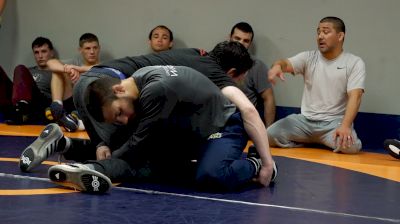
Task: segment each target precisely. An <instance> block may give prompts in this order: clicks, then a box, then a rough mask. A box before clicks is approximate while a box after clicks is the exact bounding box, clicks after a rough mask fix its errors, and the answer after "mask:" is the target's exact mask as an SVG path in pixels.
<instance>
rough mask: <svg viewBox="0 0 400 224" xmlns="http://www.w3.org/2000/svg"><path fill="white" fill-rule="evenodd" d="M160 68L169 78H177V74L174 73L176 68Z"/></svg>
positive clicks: (169, 66)
mask: <svg viewBox="0 0 400 224" xmlns="http://www.w3.org/2000/svg"><path fill="white" fill-rule="evenodd" d="M162 68H163V69H164V70H165V72H166V73H167V75H169V76H178V72H177V71H176V68H175V67H174V66H172V65H167V66H162Z"/></svg>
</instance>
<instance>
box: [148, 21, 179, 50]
mask: <svg viewBox="0 0 400 224" xmlns="http://www.w3.org/2000/svg"><path fill="white" fill-rule="evenodd" d="M172 46H174V35H173V33H172V31H171V30H170V29H169V28H168V27H166V26H164V25H158V26H156V27H154V28H153V29H152V30H151V31H150V33H149V47H150V48H151V50H152V51H153V52H154V53H158V52H161V51H167V50H170V49H171V48H172Z"/></svg>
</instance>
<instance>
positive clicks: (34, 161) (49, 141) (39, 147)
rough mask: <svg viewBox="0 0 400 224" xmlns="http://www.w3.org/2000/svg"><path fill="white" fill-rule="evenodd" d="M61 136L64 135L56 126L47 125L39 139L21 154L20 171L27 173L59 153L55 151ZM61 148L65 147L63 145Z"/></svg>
mask: <svg viewBox="0 0 400 224" xmlns="http://www.w3.org/2000/svg"><path fill="white" fill-rule="evenodd" d="M63 136H64V134H63V132H62V131H61V129H60V127H59V126H58V125H57V124H55V123H51V124H48V125H47V126H46V127H45V128H44V130H43V131H42V133H40V135H39V137H38V138H37V139H36V140H35V141H34V142H33V143H32V144H30V145H29V146H28V147H27V148H26V149H25V150H24V151H23V152H22V154H21V157H20V159H19V167H20V169H21V170H22V171H24V172H29V171H31V170H32V169H33V168H35V167H37V166H39V165H40V164H41V163H42V162H43V161H44V160H46V159H47V158H49V157H50V156H51V155H53V154H54V153H55V152H56V151H61V150H57V147H58V146H59V142H60V139H61V138H63ZM64 139H65V138H64ZM64 143H65V142H64ZM63 147H65V144H64V145H63Z"/></svg>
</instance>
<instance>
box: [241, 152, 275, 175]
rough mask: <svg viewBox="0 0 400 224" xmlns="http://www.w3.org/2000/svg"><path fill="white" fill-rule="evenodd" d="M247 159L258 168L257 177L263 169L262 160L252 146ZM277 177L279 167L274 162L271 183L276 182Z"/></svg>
mask: <svg viewBox="0 0 400 224" xmlns="http://www.w3.org/2000/svg"><path fill="white" fill-rule="evenodd" d="M246 159H247V160H249V161H250V162H252V163H253V165H254V167H255V168H256V175H255V176H257V175H258V173H259V172H260V169H261V159H260V155H259V154H258V152H257V149H256V147H255V146H254V145H251V146H250V147H249V149H248V152H247V158H246ZM277 176H278V166H277V165H276V162H275V161H274V164H273V170H272V177H271V183H272V182H275V179H276V177H277Z"/></svg>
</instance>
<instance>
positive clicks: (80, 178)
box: [48, 163, 112, 193]
mask: <svg viewBox="0 0 400 224" xmlns="http://www.w3.org/2000/svg"><path fill="white" fill-rule="evenodd" d="M48 175H49V178H50V180H51V181H52V182H54V183H55V184H58V185H61V186H64V187H68V188H73V189H75V190H79V191H83V192H87V193H105V192H107V191H109V190H110V189H111V186H112V183H111V180H110V178H108V177H107V176H106V175H104V174H102V173H100V172H98V171H96V170H93V169H90V168H89V167H87V166H85V165H83V164H80V163H74V164H62V165H55V166H52V167H50V169H49V171H48Z"/></svg>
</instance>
